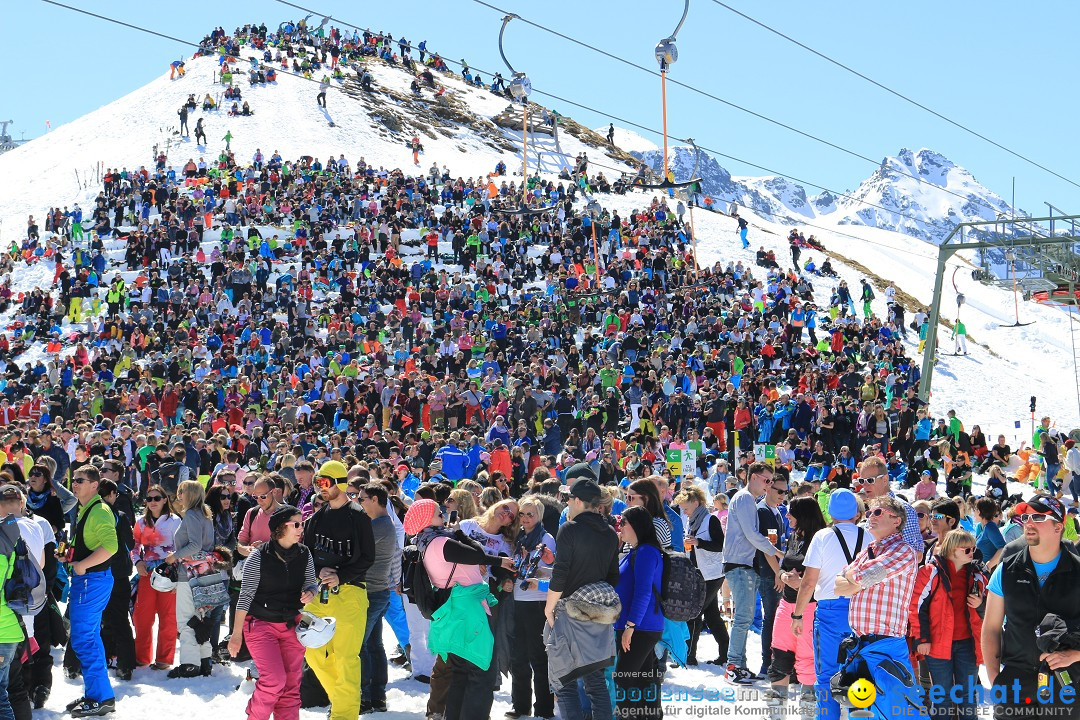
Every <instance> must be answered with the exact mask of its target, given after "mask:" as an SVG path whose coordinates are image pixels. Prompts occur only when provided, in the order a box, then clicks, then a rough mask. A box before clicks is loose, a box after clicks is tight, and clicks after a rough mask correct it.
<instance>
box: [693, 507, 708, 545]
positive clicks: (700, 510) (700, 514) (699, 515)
mask: <svg viewBox="0 0 1080 720" xmlns="http://www.w3.org/2000/svg"><path fill="white" fill-rule="evenodd" d="M708 516H709V511H708V510H706V509H705V506H704V505H698V506H697V510H695V511H694V514H693V515H691V516H690V537H697V534H698V530H700V529H701V523H703V522H705V518H707V517H708Z"/></svg>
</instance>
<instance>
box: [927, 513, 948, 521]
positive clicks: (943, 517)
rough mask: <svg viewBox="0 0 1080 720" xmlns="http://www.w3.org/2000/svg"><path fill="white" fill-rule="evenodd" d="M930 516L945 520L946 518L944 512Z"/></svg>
mask: <svg viewBox="0 0 1080 720" xmlns="http://www.w3.org/2000/svg"><path fill="white" fill-rule="evenodd" d="M930 517H931V518H933V519H934V520H944V519H945V516H944V515H943V514H941V513H934V514H933V515H931V516H930Z"/></svg>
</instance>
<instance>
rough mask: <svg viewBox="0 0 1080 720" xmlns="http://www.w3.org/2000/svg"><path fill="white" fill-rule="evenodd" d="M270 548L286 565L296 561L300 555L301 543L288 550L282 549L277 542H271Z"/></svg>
mask: <svg viewBox="0 0 1080 720" xmlns="http://www.w3.org/2000/svg"><path fill="white" fill-rule="evenodd" d="M269 546H270V547H269V549H270V551H271V552H273V553H274V554H275V555H277V556H278V557H279V558H281V560H282V561H284V562H285V563H286V564H288V563H290V562H292V561H293V560H294V559H296V556H297V555H299V554H300V543H296V544H294V545H293V546H292V547H290V548H288V549H286V548H283V547H281V545H279V544H278V541H277V540H271V541H270V542H269Z"/></svg>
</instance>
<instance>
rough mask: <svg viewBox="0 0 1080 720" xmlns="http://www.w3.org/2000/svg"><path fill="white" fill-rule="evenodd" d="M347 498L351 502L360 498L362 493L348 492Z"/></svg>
mask: <svg viewBox="0 0 1080 720" xmlns="http://www.w3.org/2000/svg"><path fill="white" fill-rule="evenodd" d="M345 497H347V498H349V499H350V500H356V499H357V498H358V497H360V493H358V492H347V493H345Z"/></svg>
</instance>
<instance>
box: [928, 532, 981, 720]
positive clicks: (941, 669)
mask: <svg viewBox="0 0 1080 720" xmlns="http://www.w3.org/2000/svg"><path fill="white" fill-rule="evenodd" d="M974 557H975V536H974V535H972V534H971V533H969V532H967V531H966V530H950V531H949V532H948V533H946V535H945V537H944V538H942V539H941V541H940V542H939V543H938V545H937V552H936V553H935V554H934V555H933V556H932V557H931V558H930V559H929V560H928V561H927V563H926V565H923V566H922V567H921V568H919V574H918V575H917V576H916V577H915V589H914V591H913V592H912V594H911V606H910V612H909V615H908V634H909V635H911V637H912V638H914V641H915V652H916V653H917V656H918V657H921V658H922V659H923V660H924V662H925V663H926V667H927V668H928V669H929V671H930V677H931V679H932V681H933V683H934V685H935V686H937V687H944V688H952V687H955V686H957V685H959V686H960V687H962V688H967V687H968V683H969V681H970V679H971V678H978V677H979V665H980V664H981V663H982V643H981V637H982V616H981V614H980V612H979V611H980V608H982V606H983V603H985V601H986V584H987V576H986V572H985V571H984V569H983V567H982V566H981V565H979V564H978V563H976V562H973V560H974ZM945 695H946V697H945V698H943V699H942V701H941V702H940V703H936V704H935V707H934V714H939V715H940V716H942V717H946V716H948V715H949V714H952V715H953V716H955V717H963V718H974V717H975V716H976V707H975V705H974V704H972V703H970V702H964V701H966V700H968V699H969V698H968V695H967V693H966V692H964V693H961V695H962V696H963V697H962V698H961V700H962V702H960V703H956V704H955V705H954V703H953V698H951V697H949V693H946V694H945Z"/></svg>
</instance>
